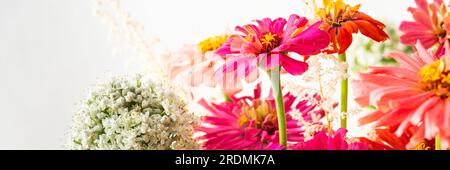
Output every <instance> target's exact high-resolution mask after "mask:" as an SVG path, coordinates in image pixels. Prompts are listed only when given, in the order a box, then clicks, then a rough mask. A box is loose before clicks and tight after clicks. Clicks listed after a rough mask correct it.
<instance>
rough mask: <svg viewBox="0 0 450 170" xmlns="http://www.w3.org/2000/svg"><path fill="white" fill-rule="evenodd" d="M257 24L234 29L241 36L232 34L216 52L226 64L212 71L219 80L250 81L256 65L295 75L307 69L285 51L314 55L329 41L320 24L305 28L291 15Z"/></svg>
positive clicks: (253, 76) (255, 71) (304, 21)
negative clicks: (278, 67) (280, 69)
mask: <svg viewBox="0 0 450 170" xmlns="http://www.w3.org/2000/svg"><path fill="white" fill-rule="evenodd" d="M256 23H257V25H253V24H248V25H244V26H242V27H240V26H238V27H236V31H238V32H241V34H235V35H232V36H231V37H230V39H229V41H228V42H227V43H225V44H224V45H222V47H221V48H219V49H218V50H217V51H216V53H217V54H219V55H221V56H224V57H225V59H226V60H227V61H226V64H225V65H224V66H223V67H222V68H221V69H219V70H218V71H216V73H217V76H218V77H219V79H220V80H221V81H223V80H226V79H228V78H224V77H226V76H227V73H231V72H232V73H233V75H232V76H234V77H240V78H245V79H246V80H247V81H253V80H254V79H256V78H257V77H258V73H257V71H258V69H257V68H258V66H262V67H263V68H265V69H266V70H269V69H271V68H273V67H276V66H282V67H283V68H284V70H286V71H287V72H289V73H290V74H292V75H299V74H302V73H303V72H305V71H306V70H307V69H308V65H307V64H306V63H305V62H304V61H299V60H296V59H293V58H291V56H289V52H293V53H297V54H299V55H303V56H310V55H316V54H318V53H320V52H321V51H322V49H324V48H326V47H327V46H328V44H329V42H330V40H329V36H328V34H327V33H326V32H324V31H322V30H320V29H319V28H318V27H319V26H320V24H321V23H320V22H317V23H315V24H313V25H311V26H309V27H308V20H307V19H306V18H304V17H300V16H298V15H291V16H290V17H289V20H288V21H286V19H284V18H277V19H275V20H271V19H270V18H264V19H262V20H256Z"/></svg>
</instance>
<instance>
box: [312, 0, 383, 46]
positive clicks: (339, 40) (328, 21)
mask: <svg viewBox="0 0 450 170" xmlns="http://www.w3.org/2000/svg"><path fill="white" fill-rule="evenodd" d="M313 2H314V6H315V11H316V15H317V16H318V17H320V20H322V21H323V24H322V29H323V30H324V31H326V32H328V34H329V35H330V39H331V42H332V43H331V49H328V50H327V51H326V52H328V53H335V52H338V53H339V54H342V53H344V52H345V51H346V50H347V48H348V47H349V46H350V44H352V41H353V38H352V34H353V33H358V31H360V32H361V33H362V34H364V35H365V36H367V37H369V38H371V39H373V40H375V41H377V42H380V41H384V40H386V39H388V38H389V37H388V35H387V34H386V33H385V32H384V31H383V29H384V27H385V25H384V24H383V23H381V22H380V21H377V20H375V19H373V18H372V17H370V16H369V15H367V14H365V13H362V12H359V11H358V9H359V7H360V6H361V5H360V4H358V5H355V6H350V5H348V4H345V3H344V2H343V1H342V0H323V8H319V7H317V5H316V3H315V1H313Z"/></svg>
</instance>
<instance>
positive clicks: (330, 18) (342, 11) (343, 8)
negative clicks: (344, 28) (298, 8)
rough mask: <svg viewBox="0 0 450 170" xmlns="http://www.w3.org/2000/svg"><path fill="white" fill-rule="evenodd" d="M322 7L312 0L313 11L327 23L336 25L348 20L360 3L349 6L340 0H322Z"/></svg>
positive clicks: (356, 10)
mask: <svg viewBox="0 0 450 170" xmlns="http://www.w3.org/2000/svg"><path fill="white" fill-rule="evenodd" d="M322 3H323V8H319V7H318V6H317V4H316V1H315V0H313V4H314V8H315V13H316V15H317V16H319V17H320V18H321V19H322V20H324V21H325V22H327V23H328V24H329V25H331V26H334V27H337V26H340V25H341V23H342V22H345V21H347V20H350V19H351V18H352V17H353V15H354V14H355V13H356V12H358V10H359V7H360V6H361V5H360V4H358V5H355V6H350V5H348V4H346V3H344V2H343V1H342V0H323V1H322Z"/></svg>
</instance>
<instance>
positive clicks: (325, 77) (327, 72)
mask: <svg viewBox="0 0 450 170" xmlns="http://www.w3.org/2000/svg"><path fill="white" fill-rule="evenodd" d="M307 63H308V65H309V68H308V71H306V72H305V73H304V74H302V75H300V76H297V77H286V78H285V79H284V80H283V81H284V82H283V85H284V88H285V89H286V90H288V91H289V92H290V93H292V94H293V95H295V96H297V97H298V98H300V99H302V100H308V101H310V102H311V103H312V104H317V105H318V107H317V108H318V109H322V110H324V111H325V112H327V113H328V116H329V117H328V119H329V120H330V121H331V122H333V123H335V122H337V121H333V120H339V119H340V117H341V116H342V113H340V111H339V108H338V107H336V104H337V103H338V100H337V98H338V97H339V92H338V91H337V90H336V88H337V87H338V85H339V82H340V80H341V79H343V78H346V77H348V74H347V69H348V65H347V64H346V63H343V62H340V61H338V59H337V58H336V56H333V55H328V54H320V55H317V56H315V57H311V58H309V59H308V60H307ZM314 94H317V95H320V98H321V99H320V101H317V100H316V98H315V97H314Z"/></svg>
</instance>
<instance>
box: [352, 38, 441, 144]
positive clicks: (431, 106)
mask: <svg viewBox="0 0 450 170" xmlns="http://www.w3.org/2000/svg"><path fill="white" fill-rule="evenodd" d="M445 46H446V49H447V50H445V51H446V53H445V55H444V56H442V57H441V58H437V57H435V56H434V55H432V54H431V53H429V52H427V51H426V50H425V49H424V47H423V46H422V44H421V43H420V42H418V44H417V45H416V49H417V53H415V54H413V55H412V56H407V55H406V54H404V53H401V52H394V53H391V54H389V55H388V56H390V57H392V58H394V59H395V60H396V61H397V62H399V63H400V67H394V66H384V67H371V68H370V71H369V72H368V73H362V74H360V75H359V80H355V81H354V82H353V85H354V87H355V88H354V89H355V93H354V94H355V97H356V102H358V103H359V104H360V105H361V106H363V107H365V106H369V105H373V106H376V107H377V109H378V110H377V111H375V112H373V113H370V114H368V115H366V116H364V117H362V118H361V119H360V124H362V125H364V124H369V123H374V124H373V126H375V127H383V126H387V127H397V126H398V128H397V129H396V132H395V134H396V135H397V136H402V135H403V134H404V133H406V132H407V131H408V130H409V129H410V128H413V127H415V128H416V130H415V132H414V135H413V136H412V137H411V139H410V141H409V143H408V145H407V146H406V148H407V149H411V148H414V147H416V146H417V145H418V144H419V143H421V142H423V141H424V139H427V140H432V139H434V138H435V137H436V135H438V134H439V135H440V137H441V143H442V147H443V148H448V147H449V142H450V100H449V97H450V67H449V65H448V64H449V61H450V51H449V50H450V48H449V47H448V43H446V45H445Z"/></svg>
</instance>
